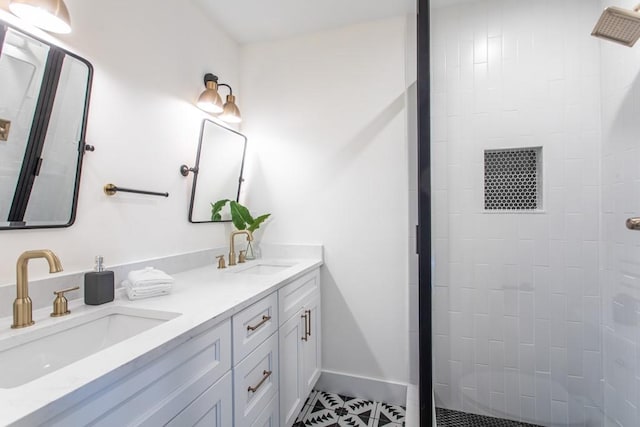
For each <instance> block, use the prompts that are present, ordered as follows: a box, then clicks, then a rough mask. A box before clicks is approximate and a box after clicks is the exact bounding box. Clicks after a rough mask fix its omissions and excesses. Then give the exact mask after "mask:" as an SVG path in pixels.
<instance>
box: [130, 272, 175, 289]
mask: <svg viewBox="0 0 640 427" xmlns="http://www.w3.org/2000/svg"><path fill="white" fill-rule="evenodd" d="M127 280H128V281H129V282H130V283H131V285H132V286H133V287H143V286H153V285H164V284H167V283H173V282H174V280H173V277H171V276H169V275H168V274H167V273H165V272H164V271H161V270H156V269H155V268H153V267H146V268H144V269H143V270H133V271H130V272H129V274H128V275H127Z"/></svg>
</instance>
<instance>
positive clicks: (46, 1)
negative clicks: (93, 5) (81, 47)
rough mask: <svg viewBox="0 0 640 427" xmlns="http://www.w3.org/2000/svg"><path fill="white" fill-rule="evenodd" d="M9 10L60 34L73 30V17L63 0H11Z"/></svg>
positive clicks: (44, 28) (33, 23) (35, 24)
mask: <svg viewBox="0 0 640 427" xmlns="http://www.w3.org/2000/svg"><path fill="white" fill-rule="evenodd" d="M9 10H11V13H13V14H14V15H16V16H17V17H19V18H22V19H24V20H25V21H27V22H29V23H30V24H32V25H34V26H36V27H39V28H42V29H43V30H45V31H49V32H52V33H58V34H68V33H70V32H71V18H70V17H69V11H68V10H67V5H65V4H64V1H63V0H11V1H10V2H9Z"/></svg>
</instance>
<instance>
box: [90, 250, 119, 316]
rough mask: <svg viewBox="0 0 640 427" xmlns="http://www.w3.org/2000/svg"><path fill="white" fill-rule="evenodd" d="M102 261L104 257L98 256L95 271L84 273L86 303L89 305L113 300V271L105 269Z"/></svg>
mask: <svg viewBox="0 0 640 427" xmlns="http://www.w3.org/2000/svg"><path fill="white" fill-rule="evenodd" d="M102 261H103V260H102V257H101V256H97V257H96V266H95V269H94V270H95V271H91V272H89V273H85V275H84V303H85V304H87V305H100V304H104V303H106V302H111V301H113V296H114V280H113V271H105V270H104V267H103V265H102Z"/></svg>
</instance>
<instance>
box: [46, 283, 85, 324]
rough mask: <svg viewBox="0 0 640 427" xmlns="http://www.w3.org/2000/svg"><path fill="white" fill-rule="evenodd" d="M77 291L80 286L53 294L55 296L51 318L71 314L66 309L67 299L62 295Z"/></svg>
mask: <svg viewBox="0 0 640 427" xmlns="http://www.w3.org/2000/svg"><path fill="white" fill-rule="evenodd" d="M77 289H80V286H75V287H73V288H68V289H62V290H61V291H54V292H53V294H54V295H55V296H56V299H55V300H53V313H51V317H60V316H66V315H67V314H69V313H71V311H70V310H69V308H68V301H67V297H65V296H64V294H65V293H67V292H71V291H75V290H77Z"/></svg>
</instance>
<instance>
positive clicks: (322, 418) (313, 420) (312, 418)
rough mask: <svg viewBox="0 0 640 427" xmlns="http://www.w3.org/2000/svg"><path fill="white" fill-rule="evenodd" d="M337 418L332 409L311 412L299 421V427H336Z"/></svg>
mask: <svg viewBox="0 0 640 427" xmlns="http://www.w3.org/2000/svg"><path fill="white" fill-rule="evenodd" d="M338 418H339V417H338V416H337V415H336V413H335V412H334V410H333V409H324V410H321V411H315V412H311V411H309V412H308V413H307V415H306V416H305V417H304V418H303V419H302V421H300V422H299V423H300V425H301V426H318V427H336V426H338Z"/></svg>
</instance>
